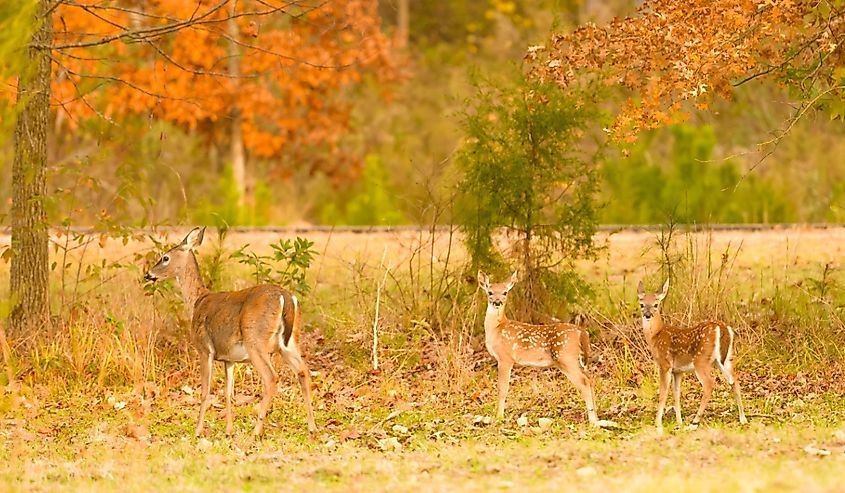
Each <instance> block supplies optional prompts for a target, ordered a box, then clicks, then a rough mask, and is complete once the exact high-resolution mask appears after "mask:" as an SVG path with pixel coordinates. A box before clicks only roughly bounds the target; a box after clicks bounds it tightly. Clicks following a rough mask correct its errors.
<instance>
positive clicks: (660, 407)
mask: <svg viewBox="0 0 845 493" xmlns="http://www.w3.org/2000/svg"><path fill="white" fill-rule="evenodd" d="M659 372H660V375H659V380H660V393H659V395H658V397H657V418H655V420H654V427H655V428H656V429H657V433H663V413H664V411H665V410H666V398H667V397H669V378H670V377H671V375H672V370H671V369H670V368H665V369H664V368H660V369H659Z"/></svg>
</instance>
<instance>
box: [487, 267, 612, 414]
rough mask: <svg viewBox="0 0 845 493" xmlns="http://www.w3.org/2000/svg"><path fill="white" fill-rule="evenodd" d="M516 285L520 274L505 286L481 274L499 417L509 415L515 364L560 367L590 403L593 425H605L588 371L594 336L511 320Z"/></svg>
mask: <svg viewBox="0 0 845 493" xmlns="http://www.w3.org/2000/svg"><path fill="white" fill-rule="evenodd" d="M515 283H516V272H514V273H513V274H511V276H510V278H509V279H508V280H507V281H505V282H503V283H491V282H490V278H489V277H488V276H487V274H485V273H483V272H481V271H478V285H479V286H481V289H483V290H484V292H485V293H486V294H487V314H486V316H485V317H484V341H485V344H486V346H487V351H488V352H489V353H490V355H491V356H493V358H495V359H496V363H497V366H498V371H499V406H498V409H497V413H496V416H497V417H498V418H503V417H504V415H505V398H506V397H507V395H508V387H509V386H510V376H511V369H512V368H513V366H514V365H520V366H538V367H541V368H548V367H552V366H553V367H557V368H559V369H560V370H561V371H562V372H563V374H564V375H566V377H567V378H569V380H570V381H571V382H572V383H573V384H574V385H575V387H576V388H578V390H580V391H581V395H582V396H583V398H584V402H586V404H587V416H588V418H589V420H590V424H592V425H594V426H605V425H607V424H608V423H610V422H606V421H599V419H598V416H597V415H596V405H595V401H594V399H593V386H592V384H591V383H590V378H589V376H587V373H586V372H585V365H586V364H587V359H588V358H589V356H590V337H589V335H588V334H587V331H586V330H584V329H582V328H581V327H578V326H577V325H572V324H562V323H561V324H554V325H531V324H526V323H522V322H514V321H511V320H508V318H507V317H506V316H505V302H506V301H507V297H508V292H510V290H511V289H512V288H513V286H514V284H515Z"/></svg>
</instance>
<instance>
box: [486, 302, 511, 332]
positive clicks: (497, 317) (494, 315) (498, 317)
mask: <svg viewBox="0 0 845 493" xmlns="http://www.w3.org/2000/svg"><path fill="white" fill-rule="evenodd" d="M507 320H508V318H507V317H506V316H505V305H502V306H500V307H498V308H497V307H495V306H493V305H491V304H489V303H488V304H487V314H486V315H484V334H485V336H487V337H490V336H491V335H493V334H495V333H497V331H498V329H499V326H501V325H502V324H503V323H505V322H507Z"/></svg>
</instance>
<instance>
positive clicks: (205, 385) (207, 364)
mask: <svg viewBox="0 0 845 493" xmlns="http://www.w3.org/2000/svg"><path fill="white" fill-rule="evenodd" d="M213 370H214V357H213V356H212V354H211V353H207V354H204V353H202V352H200V385H201V386H202V403H201V404H200V415H199V418H198V419H197V428H196V431H195V432H194V434H195V435H196V436H200V435H202V431H203V428H204V427H205V413H206V412H207V411H208V406H210V405H211V374H212V371H213Z"/></svg>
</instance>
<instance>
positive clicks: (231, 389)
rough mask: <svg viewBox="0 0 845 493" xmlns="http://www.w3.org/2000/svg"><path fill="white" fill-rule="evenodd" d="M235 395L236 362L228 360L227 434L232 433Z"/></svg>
mask: <svg viewBox="0 0 845 493" xmlns="http://www.w3.org/2000/svg"><path fill="white" fill-rule="evenodd" d="M234 396H235V363H233V362H231V361H227V362H226V434H227V435H232V432H233V431H234V425H233V424H232V398H233V397H234Z"/></svg>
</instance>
